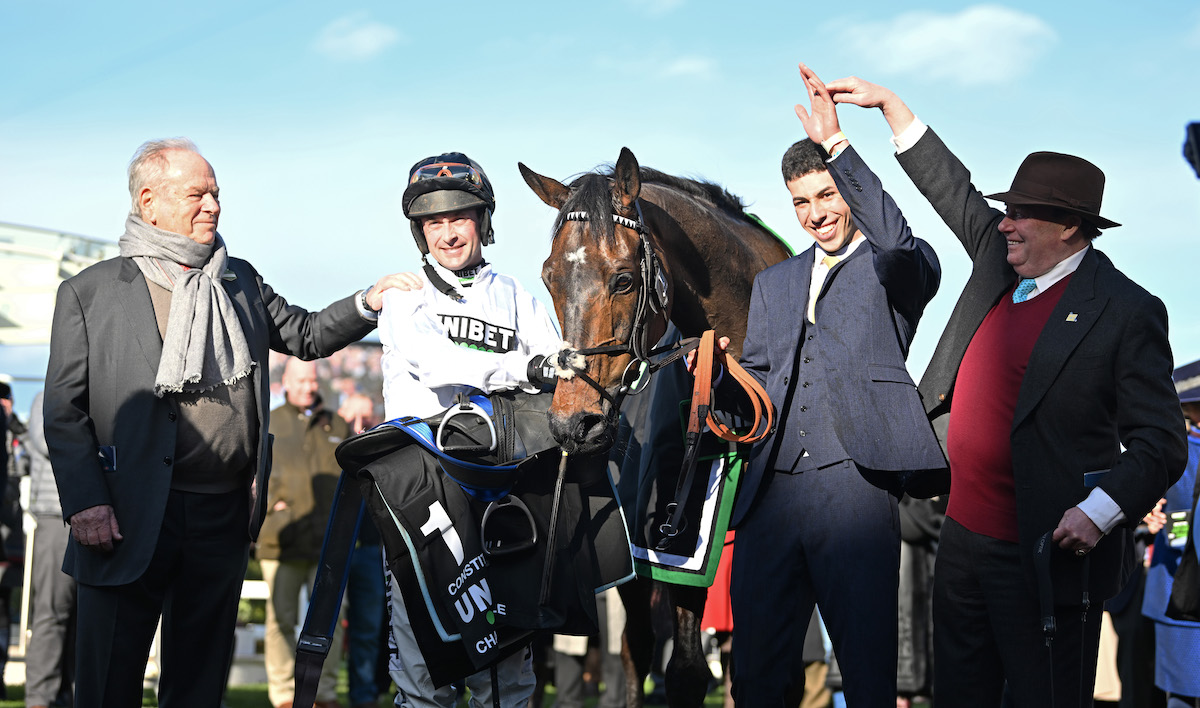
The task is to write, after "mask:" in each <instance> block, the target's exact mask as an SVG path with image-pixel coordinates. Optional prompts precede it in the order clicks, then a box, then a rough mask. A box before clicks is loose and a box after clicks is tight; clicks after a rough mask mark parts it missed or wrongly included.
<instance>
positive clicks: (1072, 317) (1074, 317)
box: [1067, 312, 1079, 322]
mask: <svg viewBox="0 0 1200 708" xmlns="http://www.w3.org/2000/svg"><path fill="white" fill-rule="evenodd" d="M1077 319H1079V315H1077V314H1075V313H1074V312H1071V313H1068V314H1067V322H1074V321H1075V320H1077Z"/></svg>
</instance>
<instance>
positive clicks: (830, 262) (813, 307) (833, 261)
mask: <svg viewBox="0 0 1200 708" xmlns="http://www.w3.org/2000/svg"><path fill="white" fill-rule="evenodd" d="M841 260H842V257H841V256H828V255H827V256H822V257H821V265H823V266H825V273H826V275H828V273H829V270H830V269H832V268H833V267H834V266H835V265H837V264H838V263H839V262H840V261H841ZM823 286H824V281H822V287H823ZM819 292H820V290H819V289H818V290H817V291H816V292H814V293H812V295H811V297H809V298H808V321H809V322H812V323H816V321H817V295H816V294H817V293H819Z"/></svg>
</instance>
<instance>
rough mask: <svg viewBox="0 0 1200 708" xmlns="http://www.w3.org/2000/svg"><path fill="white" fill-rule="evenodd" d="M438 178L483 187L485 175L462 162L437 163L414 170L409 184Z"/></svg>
mask: <svg viewBox="0 0 1200 708" xmlns="http://www.w3.org/2000/svg"><path fill="white" fill-rule="evenodd" d="M438 177H453V178H454V179H461V180H464V181H467V182H470V183H471V184H473V185H475V186H476V187H483V175H481V174H480V173H479V170H477V169H475V168H474V167H471V166H470V165H464V164H462V163H461V162H435V163H433V164H432V165H422V166H421V167H418V168H417V169H415V170H413V173H412V176H411V177H409V178H408V183H409V184H416V183H417V182H420V181H422V180H427V179H436V178H438Z"/></svg>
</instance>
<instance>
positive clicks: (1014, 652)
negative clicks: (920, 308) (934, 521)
mask: <svg viewBox="0 0 1200 708" xmlns="http://www.w3.org/2000/svg"><path fill="white" fill-rule="evenodd" d="M828 90H829V92H830V93H831V94H833V97H834V100H835V101H837V102H839V103H853V104H855V105H859V106H864V107H874V108H879V109H881V111H882V112H883V114H884V117H885V118H886V119H887V121H888V124H889V125H890V126H891V128H892V132H893V138H892V142H893V143H894V144H895V145H896V148H897V158H898V160H899V161H900V165H901V166H902V167H903V168H904V170H905V171H906V172H907V173H908V175H909V177H910V178H911V179H912V180H913V182H914V183H915V184H916V186H917V188H918V189H920V190H921V193H922V194H924V195H925V197H926V198H927V199H928V200H929V202H930V204H931V205H932V206H933V207H934V209H935V210H936V211H937V212H938V213H939V214H940V215H941V217H942V219H943V220H944V221H945V222H946V225H947V226H949V227H950V229H951V231H953V232H954V234H955V236H957V237H958V239H959V241H961V242H962V244H963V247H964V248H965V249H966V251H967V255H968V256H970V258H971V261H972V270H971V277H970V279H969V280H968V281H967V285H966V287H965V289H964V290H963V293H962V295H961V296H960V297H959V300H958V302H957V304H956V305H955V307H954V312H953V314H952V315H951V317H950V322H949V323H948V324H947V326H946V330H945V332H944V333H943V335H942V338H941V340H940V341H939V342H938V346H937V349H936V351H935V352H934V355H933V358H932V360H931V361H930V363H929V366H928V368H927V369H926V371H925V375H924V377H923V378H922V380H921V383H920V386H919V389H920V392H921V395H922V398H923V399H924V403H925V408H926V411H927V412H928V414H929V415H930V418H931V419H933V420H934V423H935V428H936V429H938V430H939V433H941V434H942V435H943V437H944V439H943V444H944V445H945V446H946V450H947V456H948V459H949V461H950V474H951V493H950V503H949V508H948V509H947V511H946V517H947V518H946V522H945V525H944V526H943V528H942V534H941V543H940V546H939V548H938V558H937V565H936V569H935V576H934V577H935V584H934V671H935V677H934V693H935V695H936V696H937V703H938V708H948V707H949V708H953V707H954V706H972V707H975V706H998V705H1000V699H1001V693H1002V692H1003V691H1004V687H1005V684H1006V683H1007V687H1008V693H1009V694H1010V697H1011V699H1012V703H1013V705H1018V706H1042V705H1045V706H1050V705H1053V706H1070V705H1079V706H1084V705H1086V706H1090V705H1091V704H1092V685H1093V683H1094V680H1095V669H1096V653H1097V647H1098V644H1099V634H1100V617H1101V611H1102V606H1103V604H1104V600H1105V599H1107V598H1109V597H1112V596H1113V595H1115V594H1116V592H1117V591H1118V590H1119V589H1120V588H1121V586H1122V585H1123V584H1124V583H1125V581H1126V580H1127V579H1128V578H1129V575H1130V573H1131V571H1132V570H1133V568H1134V564H1135V561H1136V559H1135V558H1134V554H1133V550H1132V549H1133V543H1132V533H1133V528H1134V526H1136V524H1137V523H1138V522H1139V521H1140V520H1141V519H1142V517H1143V516H1144V515H1145V514H1146V512H1147V511H1149V510H1150V509H1151V508H1152V507H1153V506H1154V505H1155V503H1156V502H1157V501H1158V500H1159V498H1161V497H1162V496H1163V493H1164V492H1165V491H1166V489H1167V488H1168V487H1170V486H1171V484H1172V483H1174V482H1175V481H1176V480H1177V479H1179V477H1180V475H1181V474H1182V472H1183V467H1184V463H1185V461H1186V458H1187V452H1186V446H1185V440H1184V437H1185V436H1184V428H1183V426H1182V425H1180V420H1179V415H1180V414H1179V399H1178V398H1177V397H1176V394H1175V387H1174V385H1173V384H1172V382H1171V371H1172V363H1171V348H1170V345H1169V344H1168V342H1167V313H1166V308H1165V307H1164V306H1163V304H1162V302H1161V301H1160V300H1159V299H1158V298H1156V297H1154V296H1153V295H1151V294H1150V293H1148V292H1146V291H1145V290H1144V289H1143V288H1141V287H1140V286H1138V285H1137V284H1136V283H1134V282H1133V281H1131V280H1130V279H1129V278H1128V277H1126V276H1125V275H1124V274H1122V273H1121V272H1120V271H1118V270H1117V269H1116V267H1114V266H1113V264H1112V262H1111V261H1110V260H1109V259H1108V257H1107V256H1105V255H1104V254H1102V253H1101V252H1100V251H1097V250H1096V249H1095V248H1093V247H1092V241H1093V240H1094V239H1095V238H1096V236H1098V235H1099V233H1100V229H1104V228H1110V227H1115V226H1118V224H1116V223H1114V222H1113V221H1110V220H1108V219H1106V218H1104V217H1103V216H1101V215H1100V202H1101V197H1102V196H1103V191H1104V174H1103V173H1102V172H1101V171H1100V169H1099V168H1097V167H1096V166H1095V165H1093V164H1091V163H1090V162H1087V161H1086V160H1083V159H1081V158H1078V157H1074V156H1071V155H1062V154H1058V153H1051V152H1037V153H1033V154H1032V155H1030V156H1029V157H1027V158H1026V159H1025V161H1024V162H1023V163H1022V164H1021V167H1020V168H1019V169H1018V170H1017V175H1016V177H1015V178H1014V179H1013V183H1012V188H1011V189H1010V190H1009V191H1007V192H1003V193H1000V194H993V195H990V196H989V197H986V198H989V199H995V200H997V201H1000V202H1003V203H1004V204H1005V205H1006V211H1003V212H1002V211H999V210H997V209H995V208H993V207H991V206H990V205H988V203H987V202H986V201H985V197H984V196H983V195H982V194H980V193H979V192H978V191H977V190H976V189H975V187H974V186H973V185H972V184H971V179H970V173H969V172H968V171H967V169H966V168H965V167H964V166H963V165H962V163H961V162H959V160H958V158H956V157H955V156H954V155H953V154H952V153H951V152H950V150H949V149H948V148H947V147H946V146H945V145H944V144H943V143H942V141H941V140H940V139H939V138H938V136H937V135H935V134H934V132H933V131H932V130H929V129H928V128H927V127H926V126H925V124H924V123H922V122H921V121H919V120H917V119H916V117H915V116H914V115H913V114H912V112H911V111H910V110H909V109H908V107H907V106H905V105H904V103H903V102H902V101H901V100H900V99H899V98H898V97H897V96H896V95H895V94H894V93H892V92H891V91H889V90H888V89H885V88H883V87H881V86H876V85H874V84H870V83H867V82H865V81H862V80H861V79H857V78H854V77H850V78H846V79H840V80H838V81H834V82H831V83H829V84H828ZM1048 532H1049V533H1050V536H1049V537H1048V538H1047V539H1046V541H1048V542H1049V548H1048V549H1047V550H1048V551H1049V553H1050V562H1049V573H1048V578H1047V579H1046V580H1045V581H1043V582H1041V583H1040V585H1039V580H1038V578H1037V573H1036V571H1035V565H1034V558H1035V548H1036V547H1037V545H1038V542H1039V540H1040V539H1042V537H1043V535H1044V534H1047V533H1048ZM1043 557H1044V556H1043ZM1039 590H1044V591H1045V592H1046V594H1045V614H1046V615H1049V614H1050V613H1051V612H1053V617H1054V625H1053V626H1054V628H1055V631H1054V633H1053V636H1052V638H1051V637H1050V636H1047V634H1046V633H1044V632H1043V627H1044V626H1046V625H1048V624H1049V623H1045V624H1044V623H1043V614H1044V613H1043V607H1042V606H1041V605H1040V604H1039ZM1047 644H1049V647H1050V648H1049V649H1048V648H1047Z"/></svg>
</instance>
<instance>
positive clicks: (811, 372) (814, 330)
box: [723, 65, 945, 706]
mask: <svg viewBox="0 0 1200 708" xmlns="http://www.w3.org/2000/svg"><path fill="white" fill-rule="evenodd" d="M801 72H802V73H803V74H804V76H805V79H806V81H805V86H806V87H808V86H809V85H810V84H812V85H814V86H815V85H818V84H819V80H817V79H816V77H815V75H813V74H812V72H810V71H808V69H807V68H806V67H804V66H803V65H801ZM812 100H813V109H812V115H810V114H809V113H808V112H807V111H805V110H804V109H803V108H801V107H797V114H798V115H799V116H800V119H801V121H802V122H803V123H804V128H805V130H806V132H807V133H808V135H809V137H810V140H804V141H801V142H799V143H797V144H795V145H793V146H792V147H791V148H790V149H789V150H788V151H787V153H786V154H785V155H784V159H783V176H784V181H785V182H786V184H787V188H788V191H789V192H790V193H791V197H792V205H793V207H794V209H795V211H796V217H797V219H799V221H800V224H801V226H802V227H803V228H804V230H805V231H806V232H808V234H809V235H810V236H812V237H813V239H814V240H815V243H814V244H813V246H812V247H811V248H809V249H808V250H806V251H804V252H803V253H801V254H800V255H798V256H795V257H794V258H791V259H789V260H787V261H784V262H783V263H780V264H777V265H775V266H772V267H770V268H768V269H766V270H764V271H763V272H762V273H760V274H759V275H758V277H757V278H756V279H755V281H754V290H753V294H752V295H751V300H750V312H749V319H748V328H747V331H746V340H745V343H744V344H743V346H742V360H741V364H742V366H743V367H744V368H745V369H746V370H747V371H748V372H750V373H751V374H752V375H753V376H755V378H757V379H758V380H759V381H760V382H761V383H763V385H764V386H765V388H766V390H767V392H768V394H769V395H770V396H771V400H772V401H773V402H774V404H775V406H776V407H778V409H779V412H780V415H779V423H778V424H777V426H776V432H775V435H774V437H773V438H772V439H771V440H768V441H767V442H765V443H762V444H760V445H759V447H758V448H756V450H755V453H754V455H755V456H754V459H753V461H752V463H751V465H750V468H749V471H748V473H747V474H746V477H745V480H744V482H743V486H742V488H741V489H740V490H739V491H738V499H737V503H736V506H735V508H734V512H733V517H732V522H733V523H734V524H736V525H737V541H736V545H735V551H734V557H733V574H732V582H731V594H732V602H733V617H734V626H735V628H736V629H735V630H734V642H733V669H732V676H733V696H734V699H735V700H736V701H737V703H738V704H739V705H748V706H784V705H796V704H798V703H799V701H800V697H801V694H802V690H803V687H804V664H803V652H802V647H803V643H804V635H805V630H806V629H807V627H808V623H809V618H810V616H811V614H812V609H813V605H814V603H815V604H816V605H818V606H819V607H820V610H821V616H822V617H823V618H824V620H825V623H826V626H827V627H828V628H829V634H830V638H831V639H832V641H833V648H834V652H835V653H836V654H837V657H838V660H839V664H840V666H841V669H842V676H843V679H844V685H845V695H846V699H847V703H848V704H849V705H850V706H867V705H871V706H879V705H891V704H892V703H893V702H894V701H895V699H896V654H897V649H896V647H897V641H896V631H897V609H896V588H897V583H898V572H899V563H900V528H899V516H898V512H897V500H898V498H899V496H900V495H901V494H902V493H903V491H904V490H905V489H912V491H916V490H915V489H914V488H912V487H911V486H910V485H912V483H913V482H914V479H913V477H914V473H915V472H917V471H921V470H939V469H944V467H945V460H944V458H943V457H942V453H941V450H940V448H939V447H938V443H937V439H936V438H935V437H934V434H933V430H932V429H931V428H930V426H929V423H928V421H927V420H926V419H925V414H924V410H923V409H922V407H921V401H920V398H919V397H918V396H917V389H916V386H915V385H914V383H913V380H912V378H911V377H910V376H909V374H908V371H907V369H906V368H905V363H904V362H905V357H906V356H907V354H908V346H909V344H910V342H911V341H912V338H913V335H914V334H915V332H916V329H917V323H918V321H919V320H920V318H921V314H922V312H923V311H924V309H925V305H926V304H927V303H928V302H929V300H930V299H931V298H932V297H933V295H934V293H935V292H937V287H938V283H939V280H940V276H941V271H940V269H939V267H938V262H937V257H936V256H935V255H934V253H933V249H932V248H930V247H929V244H927V243H925V242H924V241H921V240H920V239H917V238H915V237H914V236H913V235H912V232H911V231H910V230H909V228H908V225H907V223H906V222H905V220H904V217H903V215H902V214H901V213H900V211H899V209H897V208H896V205H895V203H894V202H893V201H892V199H891V197H889V196H888V195H887V194H886V193H885V192H884V191H883V188H882V186H881V185H880V183H879V180H878V178H876V177H875V175H874V173H872V172H871V170H870V169H869V168H868V167H867V166H866V164H865V163H864V162H863V161H862V159H861V158H860V157H859V156H858V154H857V153H856V152H855V150H854V148H853V147H850V146H849V142H848V141H847V140H846V138H845V136H844V135H842V133H841V130H840V129H839V127H838V122H837V114H836V112H835V111H834V107H833V103H832V101H831V100H830V99H829V97H828V94H823V93H821V92H820V91H815V95H813V96H812ZM830 156H831V157H830ZM827 157H828V161H827V159H826V158H827ZM726 378H728V377H726ZM729 395H733V394H732V393H731V392H730V393H729V394H727V395H726V396H724V397H723V399H724V400H729V398H728V396H729Z"/></svg>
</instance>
